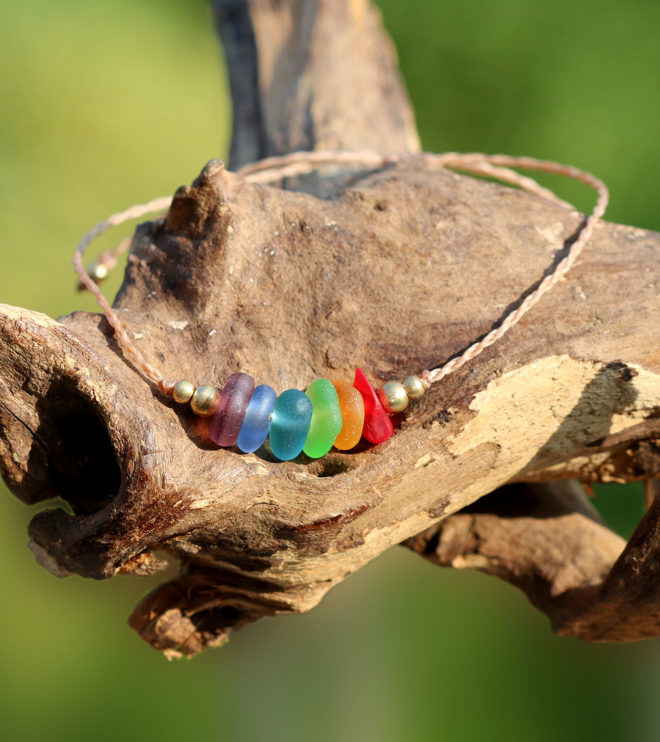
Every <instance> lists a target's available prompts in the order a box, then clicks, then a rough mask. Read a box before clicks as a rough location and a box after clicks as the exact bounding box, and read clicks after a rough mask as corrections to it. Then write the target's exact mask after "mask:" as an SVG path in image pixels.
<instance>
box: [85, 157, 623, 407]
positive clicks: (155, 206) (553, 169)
mask: <svg viewBox="0 0 660 742" xmlns="http://www.w3.org/2000/svg"><path fill="white" fill-rule="evenodd" d="M399 162H402V163H406V162H409V163H411V164H417V165H419V164H423V165H426V166H429V167H443V168H450V169H452V170H460V171H462V172H466V173H471V174H473V175H480V176H485V177H490V178H496V179H497V180H500V181H502V182H504V183H508V184H509V185H513V186H517V187H518V188H522V189H523V190H525V191H528V192H529V193H533V194H535V195H537V196H540V197H542V198H545V199H548V200H550V201H553V202H554V203H558V204H560V205H562V206H564V207H566V208H570V209H573V207H572V206H571V205H570V204H568V203H566V202H565V201H562V200H561V199H560V198H559V197H558V196H556V195H555V194H554V193H553V192H552V191H550V190H549V189H547V188H544V187H543V186H541V185H539V184H538V183H537V182H536V181H535V180H534V179H533V178H530V177H528V176H525V175H521V174H520V173H518V172H516V171H515V170H512V169H511V168H520V169H522V170H538V171H540V172H545V173H552V174H555V175H563V176H565V177H568V178H572V179H574V180H578V181H580V182H581V183H585V184H586V185H588V186H591V187H592V188H593V189H594V190H595V191H596V193H597V196H598V198H597V200H596V205H595V206H594V209H593V211H592V212H591V214H590V215H589V216H588V217H587V218H586V220H585V221H584V222H583V224H582V226H581V228H580V231H579V235H578V237H577V239H576V240H575V241H574V242H573V244H572V245H571V246H570V248H569V250H568V253H567V254H566V256H565V257H564V258H563V259H562V260H561V261H560V262H559V263H557V265H556V266H555V268H554V270H553V271H552V272H551V273H549V274H548V275H547V276H546V277H545V278H544V279H543V280H542V281H541V282H540V283H539V285H538V286H537V288H536V289H535V290H534V291H532V292H531V293H530V294H528V295H527V296H526V297H525V299H524V300H523V301H522V302H521V303H520V305H519V306H518V307H517V308H516V309H514V310H512V311H511V312H509V314H507V315H506V317H504V319H503V320H502V322H501V323H500V324H499V325H498V326H497V327H495V328H494V329H493V330H491V331H490V332H489V333H487V334H486V335H485V336H484V337H483V338H481V340H479V341H477V342H475V343H473V344H472V345H470V346H469V347H468V348H467V349H466V350H464V351H463V352H462V353H461V354H460V355H458V356H456V357H455V358H453V359H452V360H450V361H448V362H447V363H445V364H444V365H442V366H438V367H437V368H434V369H432V370H426V371H422V372H421V374H420V376H421V378H422V382H423V384H424V386H425V387H426V388H428V387H430V386H431V384H433V383H434V382H436V381H438V380H439V379H442V378H443V377H444V376H447V375H448V374H450V373H452V372H454V371H456V370H458V369H459V368H461V366H463V365H464V364H466V363H467V362H468V361H470V360H472V359H473V358H476V357H477V356H478V355H479V354H480V353H481V352H482V351H484V350H485V349H486V348H488V347H489V346H491V345H492V344H493V343H495V342H497V341H498V340H499V339H500V338H501V337H503V336H504V335H505V334H506V333H507V332H508V331H509V330H510V329H511V328H512V327H514V325H516V324H517V323H518V322H519V321H520V319H521V318H522V317H523V316H524V315H525V314H526V313H527V312H528V311H529V310H530V309H531V308H532V307H533V306H534V305H535V304H536V303H537V302H538V301H539V300H540V299H541V297H542V296H543V295H544V294H546V293H547V292H548V291H549V290H550V289H551V288H552V287H553V286H554V285H555V284H557V283H558V281H559V280H560V279H561V278H562V277H563V276H565V275H566V273H568V271H569V270H570V269H571V267H572V266H573V264H574V263H575V261H576V259H577V257H578V256H579V254H580V253H581V252H582V249H583V248H584V246H585V245H586V244H587V242H588V241H589V239H590V238H591V235H592V234H593V230H594V227H595V226H596V224H597V223H598V222H599V221H600V219H601V218H602V216H603V214H604V213H605V209H606V208H607V203H608V200H609V192H608V190H607V186H606V185H605V184H604V183H603V181H602V180H600V179H599V178H596V177H595V176H594V175H591V174H590V173H587V172H584V171H583V170H578V169H577V168H574V167H571V166H569V165H560V164H559V163H556V162H550V161H547V160H537V159H534V158H532V157H510V156H508V155H484V154H479V153H471V154H458V153H455V152H446V153H444V154H441V155H435V154H431V153H427V152H423V153H420V154H409V153H402V154H389V155H383V154H379V153H378V152H371V151H368V150H364V151H361V152H332V151H330V152H293V153H292V154H288V155H283V156H281V157H269V158H267V159H264V160H260V161H259V162H255V163H251V164H249V165H246V166H244V167H242V168H241V169H240V170H238V172H237V174H238V175H240V176H242V177H243V178H245V180H247V181H249V182H252V183H272V182H274V181H278V180H281V179H282V178H288V177H295V176H298V175H304V174H306V173H309V172H311V171H312V170H315V169H317V168H318V167H321V166H324V165H335V166H337V165H344V166H348V165H353V166H359V167H360V168H372V169H375V170H376V169H381V168H383V167H386V166H388V165H391V164H393V163H399ZM171 201H172V199H171V198H170V197H168V196H165V197H163V198H156V199H154V200H153V201H150V202H149V203H146V204H140V205H137V206H131V208H129V209H127V210H126V211H121V212H119V213H117V214H113V215H112V216H110V217H108V218H107V219H106V220H105V221H103V222H100V223H99V224H97V225H96V226H95V227H94V228H93V229H91V230H90V231H89V232H88V233H87V234H86V235H85V236H84V237H83V239H82V241H81V243H80V244H79V245H78V247H77V248H76V252H75V255H74V258H73V265H74V268H75V270H76V273H77V274H78V277H79V279H80V284H81V286H84V287H85V288H86V289H87V290H88V291H90V292H91V293H92V294H93V296H94V297H95V299H96V301H97V302H98V304H99V306H100V307H101V309H103V312H104V313H105V316H106V318H107V320H108V322H109V324H110V326H111V327H112V328H113V330H114V332H115V337H116V339H117V343H118V344H119V346H120V347H121V349H122V351H123V352H124V355H125V356H126V358H127V359H128V360H129V361H130V362H131V363H132V364H133V366H135V368H137V369H138V371H140V372H141V373H142V374H143V375H144V376H145V377H146V378H147V379H149V380H150V381H152V382H154V383H155V384H158V386H159V387H160V388H161V390H162V391H163V392H165V393H166V394H171V393H172V389H173V386H174V383H173V382H172V381H171V380H168V379H165V378H164V377H163V374H162V373H161V372H160V370H159V369H158V368H156V367H155V366H153V365H151V364H150V363H148V362H147V361H146V360H145V358H144V356H143V355H142V354H141V353H140V351H139V350H138V349H137V348H136V346H135V344H134V343H133V341H132V340H131V338H130V337H129V335H128V332H127V331H126V329H125V328H124V326H123V324H122V322H121V320H120V319H119V317H118V316H117V313H116V312H115V311H114V310H113V309H112V307H111V306H110V304H109V303H108V300H107V299H106V298H105V296H104V294H103V292H102V291H101V289H100V288H99V287H98V285H97V284H96V283H95V282H94V281H93V280H92V278H91V277H90V276H89V274H88V273H87V271H86V270H85V268H84V266H83V262H82V258H83V255H84V253H85V250H86V249H87V247H88V245H89V244H90V242H91V241H92V240H93V239H94V238H95V237H98V236H99V235H100V234H103V232H106V231H107V230H108V229H110V228H111V227H114V226H117V225H119V224H122V223H123V222H126V221H128V220H130V219H136V218H139V217H141V216H145V215H146V214H150V213H153V212H155V211H162V210H164V209H166V208H168V206H169V205H170V203H171ZM129 246H130V240H128V239H126V240H123V241H122V242H121V243H120V244H119V245H118V247H117V248H116V249H115V250H113V251H110V252H107V253H103V254H102V255H101V257H100V258H99V262H101V263H103V264H104V265H105V266H106V267H107V268H108V270H110V269H111V268H113V267H114V265H115V264H116V263H117V259H118V258H119V256H120V255H121V253H122V252H125V251H126V250H127V249H128V247H129ZM558 247H560V246H559V245H558Z"/></svg>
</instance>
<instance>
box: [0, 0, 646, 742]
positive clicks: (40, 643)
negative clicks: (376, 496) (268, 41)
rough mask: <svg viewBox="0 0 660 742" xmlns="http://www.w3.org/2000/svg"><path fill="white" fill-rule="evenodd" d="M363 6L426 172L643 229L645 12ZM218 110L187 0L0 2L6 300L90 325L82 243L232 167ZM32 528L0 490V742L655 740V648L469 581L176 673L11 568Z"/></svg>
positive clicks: (436, 575)
mask: <svg viewBox="0 0 660 742" xmlns="http://www.w3.org/2000/svg"><path fill="white" fill-rule="evenodd" d="M378 5H379V6H380V7H381V9H382V11H383V15H384V20H385V23H386V25H387V27H388V29H389V30H390V32H391V34H392V36H393V37H394V40H395V43H396V44H397V46H398V49H399V54H400V60H401V66H402V70H403V74H404V76H405V78H406V82H407V84H408V87H409V90H410V94H411V96H412V99H413V102H414V105H415V108H416V111H417V118H418V122H419V128H420V131H421V135H422V139H423V143H424V146H425V148H427V149H430V150H436V151H442V150H449V149H451V150H459V151H486V152H494V151H502V152H508V153H511V154H532V155H535V156H538V157H546V158H552V159H558V160H561V161H567V162H571V163H573V164H576V165H578V166H580V167H584V168H587V169H592V170H593V171H595V172H596V173H598V174H599V175H600V176H602V177H603V178H604V179H605V180H606V181H607V182H608V183H609V185H610V186H611V189H612V205H611V208H610V210H609V214H608V216H609V218H610V219H612V220H615V221H620V222H624V223H629V224H635V225H637V226H640V227H647V228H654V229H659V228H660V214H659V213H658V209H657V193H658V188H657V183H658V172H659V171H660V144H659V143H658V136H657V135H658V120H659V118H660V103H659V97H658V93H659V92H660V44H659V43H658V34H659V32H660V4H658V3H655V2H652V0H629V1H628V2H627V3H621V2H619V1H618V0H554V1H553V2H552V3H549V2H540V1H539V2H534V1H530V0H499V1H498V2H497V3H495V2H492V0H490V1H489V0H464V2H461V3H458V2H437V1H436V2H429V1H428V0H405V2H404V1H403V0H379V2H378ZM229 105H230V104H229V101H228V99H227V90H226V79H225V73H224V68H223V61H222V58H221V53H220V49H219V46H218V43H217V41H216V38H215V36H214V32H213V29H212V25H211V22H210V14H209V11H208V8H207V6H206V4H205V3H204V2H203V0H185V1H184V0H130V1H129V0H112V1H111V0H96V2H89V1H88V0H58V2H56V3H55V2H52V1H48V0H21V2H18V1H17V0H13V1H12V0H7V1H6V2H3V3H1V4H0V239H1V243H0V256H1V261H0V301H3V302H7V303H11V304H19V305H22V306H26V307H29V308H32V309H37V310H41V311H44V312H46V313H48V314H50V315H52V316H55V317H56V316H59V315H61V314H65V313H67V312H70V311H72V310H74V309H79V308H85V309H89V310H94V305H93V304H92V303H91V302H90V300H89V298H88V297H84V296H80V295H78V294H76V293H75V292H74V291H73V285H74V281H73V277H72V272H71V268H70V262H69V259H70V254H71V251H72V249H73V247H74V246H75V244H76V242H77V240H78V238H79V237H80V235H81V234H82V233H83V232H84V231H85V230H86V229H87V228H88V227H89V226H90V225H91V224H92V223H94V222H96V221H98V220H99V219H100V218H103V217H104V216H105V215H107V214H108V213H110V212H112V211H115V210H117V209H121V208H123V207H125V206H127V205H129V204H131V203H134V202H140V201H144V200H147V199H149V198H151V197H153V196H155V195H165V194H170V193H172V192H173V191H174V190H175V188H176V187H177V186H179V185H180V184H182V183H186V182H190V181H191V180H192V179H193V178H194V177H195V176H196V174H197V173H198V171H199V170H200V168H201V167H202V165H203V164H204V163H205V162H206V161H207V160H208V159H210V158H211V157H221V158H222V157H225V155H226V152H227V147H228V141H229V125H230V108H229ZM556 185H558V187H561V188H565V187H564V186H562V185H561V184H556ZM562 192H563V194H564V195H566V196H567V197H571V198H575V199H577V201H578V203H580V204H581V205H583V206H586V204H587V203H588V198H590V195H589V194H587V193H584V192H579V193H578V192H577V191H575V192H573V191H572V190H571V189H568V190H566V189H564V190H563V191H562ZM116 239H117V235H115V236H114V237H113V238H112V241H111V242H108V243H106V246H109V245H111V244H112V245H114V244H115V241H116ZM118 280H119V279H118V278H116V279H114V283H110V285H109V289H108V290H109V291H112V290H114V289H115V288H116V287H117V285H118ZM596 504H597V505H598V507H599V508H600V509H601V511H602V512H603V514H604V516H605V517H606V519H607V520H608V521H609V522H610V524H611V525H612V526H613V527H614V528H615V529H616V530H618V531H619V532H620V533H622V534H624V535H626V536H627V535H629V534H630V533H631V531H632V529H633V528H634V525H635V523H636V522H637V520H638V519H639V517H640V515H641V513H642V497H641V488H640V487H639V486H636V485H633V486H626V487H624V486H618V485H608V486H606V487H599V488H597V497H596ZM30 517H31V512H28V509H27V508H26V507H24V506H23V505H21V504H20V503H19V502H18V501H16V500H15V499H14V498H13V497H11V496H10V495H9V493H8V492H7V491H6V489H5V488H4V487H2V486H1V485H0V586H1V589H2V596H3V602H2V610H0V636H2V637H4V639H3V640H2V642H1V643H0V734H2V737H3V739H7V740H41V739H44V740H45V739H48V740H50V741H52V742H56V741H57V740H67V741H68V742H75V741H77V740H99V742H100V741H101V740H117V739H121V740H125V741H126V742H128V741H130V740H145V739H154V740H170V739H171V740H175V739H176V740H179V739H189V740H232V741H233V740H275V741H278V740H290V741H291V742H295V741H297V740H310V739H313V740H315V742H325V741H326V740H332V741H333V742H334V741H335V740H349V741H351V742H352V741H353V740H360V741H363V740H364V741H365V742H368V741H369V740H378V741H381V740H382V741H383V742H389V741H390V740H392V741H394V740H396V741H399V740H430V739H439V740H444V739H447V740H452V741H453V742H463V741H464V740H484V739H488V740H492V741H493V742H495V741H496V740H508V741H512V740H514V741H515V740H535V741H539V742H543V741H545V740H547V741H548V742H550V741H552V742H554V741H555V740H563V741H564V742H569V741H571V740H581V741H584V740H592V739H593V740H626V742H627V741H628V740H657V739H659V738H660V721H659V712H658V697H659V694H660V662H659V660H660V643H659V642H658V641H657V640H656V641H650V642H646V643H641V644H636V645H630V646H610V645H588V644H584V643H581V642H579V641H576V640H569V639H557V638H555V637H553V636H552V635H551V633H550V631H549V626H548V624H547V620H546V619H545V618H544V617H543V616H541V615H540V614H538V613H537V612H536V611H535V610H534V609H532V608H531V607H530V606H528V604H527V603H526V601H525V599H524V598H523V597H522V596H521V595H519V594H518V593H517V591H516V590H514V589H513V588H511V587H509V586H508V585H505V584H502V583H500V582H498V581H496V580H494V579H492V578H488V577H485V576H483V575H480V574H478V573H472V572H459V571H453V570H451V571H450V570H441V569H438V568H435V567H432V566H431V565H429V564H426V563H424V562H423V561H422V560H421V559H420V558H419V557H417V556H415V555H413V554H411V553H408V552H407V551H406V550H404V549H393V550H392V551H390V552H389V553H387V554H385V555H384V556H383V557H381V558H380V559H378V560H376V561H375V562H373V563H372V564H370V565H368V566H367V567H366V568H364V569H363V570H362V571H360V572H359V573H358V574H356V575H354V576H352V577H351V578H350V579H348V580H347V581H346V582H345V583H344V584H342V585H341V586H339V587H338V588H337V589H335V590H334V591H333V592H332V593H331V594H330V595H328V597H327V599H326V600H325V601H324V602H323V604H322V605H321V606H319V607H318V608H317V609H316V610H314V611H313V612H312V613H310V614H308V615H306V616H300V617H283V618H280V619H277V620H268V621H263V622H261V623H259V624H257V625H254V626H252V627H248V628H246V629H243V630H242V631H241V632H240V633H238V634H236V635H235V636H234V638H233V639H232V640H231V642H230V643H229V644H228V645H227V646H226V647H224V648H222V649H220V650H216V651H212V652H208V653H207V654H206V655H203V656H201V657H198V658H195V659H194V660H192V661H181V662H177V663H172V664H168V663H167V662H166V661H165V660H164V659H163V658H162V657H160V656H159V655H158V654H156V653H155V652H154V651H153V650H151V649H150V648H149V647H147V645H146V644H144V643H142V641H141V640H139V639H138V637H137V635H135V634H134V633H133V632H132V631H131V630H130V629H129V628H128V626H127V624H126V618H127V616H128V615H129V613H130V611H131V609H132V607H133V605H134V604H135V602H136V601H137V600H138V599H139V598H140V596H141V595H143V594H144V593H145V592H146V591H147V590H149V589H151V587H153V584H154V583H153V582H152V581H150V580H145V579H138V578H127V577H120V578H116V579H114V580H112V581H110V582H104V583H96V582H91V581H83V580H81V579H78V578H69V579H67V580H63V581H59V580H57V579H55V578H54V577H52V576H50V575H49V574H47V573H46V572H45V571H44V570H42V569H41V568H40V567H38V566H37V565H36V564H35V563H34V561H33V558H32V555H31V553H30V552H28V551H27V549H26V525H27V522H28V520H29V518H30Z"/></svg>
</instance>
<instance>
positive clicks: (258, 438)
mask: <svg viewBox="0 0 660 742" xmlns="http://www.w3.org/2000/svg"><path fill="white" fill-rule="evenodd" d="M276 399H277V394H275V390H274V389H273V388H272V387H270V386H268V385H267V384H259V386H257V387H255V389H254V392H253V393H252V398H251V399H250V403H249V404H248V406H247V410H246V412H245V417H244V418H243V424H242V425H241V429H240V431H239V433H238V441H237V445H238V447H239V448H240V449H241V451H243V453H252V451H256V450H257V449H258V448H260V447H261V444H262V443H263V442H264V441H265V440H266V436H267V435H268V431H269V430H270V416H271V414H272V412H273V407H274V406H275V400H276Z"/></svg>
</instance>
